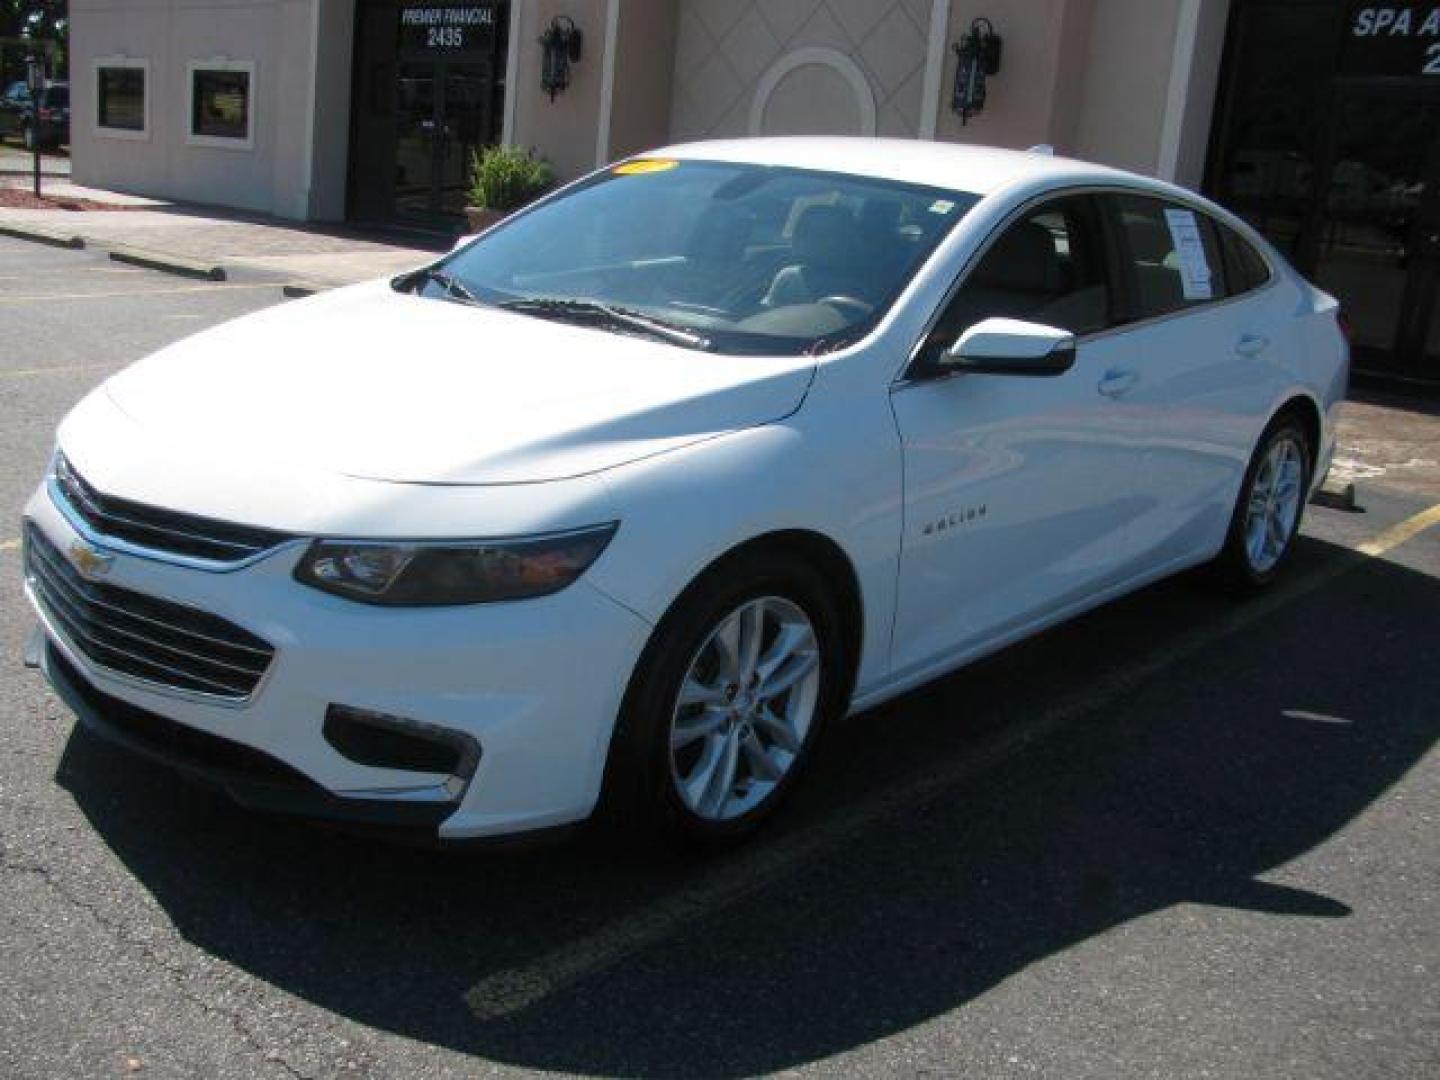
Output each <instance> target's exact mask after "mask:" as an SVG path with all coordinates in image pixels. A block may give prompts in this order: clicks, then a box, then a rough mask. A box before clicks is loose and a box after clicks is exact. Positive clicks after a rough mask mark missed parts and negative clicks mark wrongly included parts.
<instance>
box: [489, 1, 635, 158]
mask: <svg viewBox="0 0 1440 1080" xmlns="http://www.w3.org/2000/svg"><path fill="white" fill-rule="evenodd" d="M517 2H518V3H519V5H520V6H519V9H518V12H519V17H518V19H517V20H516V22H517V26H516V28H515V31H516V34H517V37H518V44H519V48H518V50H517V52H516V61H517V62H516V65H515V68H516V70H515V71H514V72H513V73H512V77H511V80H510V84H511V86H512V87H513V88H514V89H513V92H514V94H515V102H514V107H515V128H514V134H513V137H512V139H513V141H514V142H515V143H516V144H517V145H519V146H529V147H533V148H534V149H536V150H537V151H539V152H540V153H541V154H542V155H543V156H544V157H545V158H546V159H547V160H548V161H549V162H550V163H551V164H552V165H553V166H554V167H555V171H556V172H557V173H558V174H559V175H560V176H562V177H565V178H567V179H568V178H572V177H576V176H579V175H581V174H583V173H587V172H589V171H590V170H591V169H593V168H595V140H596V133H597V131H598V130H599V126H600V82H601V77H602V75H603V70H602V69H603V67H604V57H605V14H606V2H607V0H517ZM556 15H568V16H570V18H572V19H574V20H575V25H576V26H577V27H579V28H580V31H581V33H583V34H584V35H585V38H584V44H583V48H582V52H581V56H580V59H579V61H577V62H576V63H574V64H572V65H571V67H570V86H569V88H568V89H567V90H565V92H564V93H562V94H559V95H557V96H556V98H555V100H554V101H553V102H552V101H551V100H550V95H548V94H544V93H541V91H540V67H541V50H540V46H539V44H538V40H539V38H540V35H541V34H542V33H543V32H544V31H545V28H546V27H548V26H549V25H550V20H551V19H552V18H554V17H555V16H556ZM621 78H623V74H622V73H618V72H617V74H616V81H617V82H618V81H619V80H620V79H621Z"/></svg>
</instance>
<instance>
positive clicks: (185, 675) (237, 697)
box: [36, 586, 249, 701]
mask: <svg viewBox="0 0 1440 1080" xmlns="http://www.w3.org/2000/svg"><path fill="white" fill-rule="evenodd" d="M42 589H43V586H42ZM36 595H37V597H38V598H39V600H40V603H41V605H42V606H43V607H46V608H48V609H49V612H50V614H51V615H52V616H53V617H54V618H55V619H56V620H58V621H59V622H60V623H61V624H62V625H63V626H64V628H65V631H66V633H67V634H68V635H69V636H70V638H71V639H72V641H73V640H74V639H75V638H76V637H79V638H80V639H82V640H84V641H87V642H89V643H90V645H91V647H93V648H97V649H105V650H107V651H109V652H112V653H119V654H120V655H121V656H123V657H125V658H126V659H128V660H134V661H135V662H136V663H138V664H143V665H144V666H145V667H148V668H155V669H156V670H158V671H167V672H170V673H171V674H172V675H175V676H177V677H178V678H181V679H186V680H189V681H190V682H198V683H204V684H205V685H206V686H213V687H215V688H216V689H217V690H221V691H224V693H216V694H213V696H215V697H224V698H229V699H230V700H231V701H242V700H244V699H245V698H246V697H248V696H249V695H248V694H242V693H240V692H238V691H236V689H235V688H234V687H232V686H226V685H225V684H224V683H222V682H216V681H215V680H214V679H207V678H205V677H204V676H203V675H196V674H194V673H193V672H189V671H184V670H182V669H181V668H176V667H171V666H170V665H168V664H161V663H159V662H157V661H155V660H151V659H149V658H148V657H144V656H141V655H140V654H139V653H133V652H131V651H130V650H129V649H122V648H120V647H119V646H118V645H111V644H110V643H108V642H106V641H102V640H101V639H99V638H97V637H96V636H95V635H94V634H90V633H87V632H86V631H85V630H84V628H83V627H79V626H75V625H72V624H73V622H74V620H72V619H70V618H68V617H67V616H66V614H65V613H64V612H63V611H61V610H60V609H58V608H54V607H50V604H49V601H48V599H47V598H46V596H45V595H44V593H43V591H41V592H37V593H36ZM80 652H81V653H82V654H83V655H84V656H85V657H86V658H87V659H89V660H90V662H91V663H92V664H94V665H95V666H96V667H98V668H104V669H105V670H106V671H110V672H113V673H114V674H117V675H124V674H130V673H129V672H120V671H116V670H115V669H114V668H112V667H109V666H108V665H106V664H104V663H102V662H101V661H99V660H97V659H95V658H94V657H93V656H91V655H90V653H89V651H88V650H86V649H84V648H81V649H80ZM133 677H134V678H137V679H138V678H140V677H139V676H133ZM141 681H145V682H151V681H153V680H141ZM154 685H156V686H164V687H167V688H169V689H171V690H190V689H193V688H191V687H186V686H174V685H172V684H170V683H160V682H155V683H154ZM196 692H197V693H205V691H196Z"/></svg>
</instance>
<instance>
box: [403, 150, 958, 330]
mask: <svg viewBox="0 0 1440 1080" xmlns="http://www.w3.org/2000/svg"><path fill="white" fill-rule="evenodd" d="M978 199H979V197H978V196H976V195H972V194H967V193H961V192H956V191H949V190H942V189H939V188H929V187H919V186H916V185H910V184H899V183H895V182H892V181H886V180H871V179H865V178H862V177H855V176H847V175H840V174H837V173H820V172H810V171H803V170H799V169H786V168H776V167H771V166H764V165H752V164H729V163H721V162H709V161H673V160H661V159H639V160H632V161H629V162H625V163H623V164H621V165H617V166H615V167H613V168H611V169H609V170H608V171H607V172H605V173H603V174H601V175H600V176H598V177H596V178H594V179H592V180H590V181H588V182H587V183H585V184H584V185H582V186H581V187H578V188H576V189H575V190H573V191H571V192H569V193H568V194H566V195H564V196H562V197H561V198H559V199H556V200H554V201H553V202H550V203H547V204H545V205H543V206H540V207H537V208H536V209H535V210H534V211H533V212H531V213H528V214H525V215H523V216H520V217H517V218H515V219H514V220H512V221H509V222H507V223H505V224H504V225H502V226H501V227H500V228H498V229H496V230H495V231H494V232H492V233H491V234H490V235H488V236H486V237H485V238H484V239H482V240H479V241H476V242H475V243H473V244H470V245H469V246H467V247H465V248H463V249H461V250H460V251H458V252H456V253H455V254H454V255H453V256H451V257H449V258H448V259H446V260H445V261H444V262H443V263H442V264H440V265H441V268H443V274H441V275H440V277H441V279H442V280H441V281H436V280H435V275H431V276H430V277H427V278H424V279H422V284H423V289H422V291H423V292H424V293H425V294H426V295H433V296H449V297H450V298H452V299H457V298H459V299H468V300H478V301H479V302H482V303H489V304H499V305H503V306H507V307H510V308H512V309H513V310H517V311H521V312H524V313H526V314H531V315H535V316H536V317H540V318H566V319H573V320H575V321H581V320H584V321H586V322H587V323H588V324H589V325H595V326H600V327H601V328H603V329H607V330H614V331H616V332H620V333H626V332H643V331H645V330H646V329H647V327H646V326H645V324H646V323H649V324H650V325H649V328H648V329H649V330H650V332H651V333H652V334H653V333H654V332H655V327H657V326H658V327H663V328H668V329H669V330H671V331H672V332H675V331H683V332H684V333H673V337H672V340H673V342H674V343H675V344H680V345H685V344H690V345H692V346H693V347H697V348H705V349H709V350H711V351H715V352H720V353H732V354H769V355H775V354H791V355H798V354H801V353H805V352H819V351H823V350H826V349H832V348H837V347H839V346H840V345H843V344H845V343H847V342H850V341H854V340H856V339H858V338H859V337H861V336H863V335H864V334H865V333H866V332H868V330H869V329H870V327H872V326H873V325H874V324H875V323H876V322H877V321H878V320H879V319H880V317H881V316H883V315H884V313H885V311H886V310H887V309H888V308H889V307H890V305H891V303H892V302H893V301H894V300H895V297H896V296H897V295H898V294H899V293H900V290H901V289H902V288H903V287H904V285H905V283H906V282H907V281H908V280H909V279H910V277H911V275H912V274H914V273H915V271H916V270H917V269H919V267H920V265H921V264H922V263H923V262H924V261H925V259H926V258H927V257H928V256H929V255H930V253H931V252H932V251H933V250H934V249H935V246H936V245H937V244H938V243H939V242H940V240H941V239H942V238H943V237H944V236H945V235H946V233H948V232H949V231H950V229H951V228H953V227H954V225H955V223H956V222H957V221H959V220H960V218H961V217H962V216H963V215H964V214H965V212H966V211H968V210H969V209H970V208H971V207H972V206H974V205H975V203H976V202H977V201H978ZM447 278H448V285H447V284H446V281H445V279H447ZM597 312H599V313H600V316H602V317H597Z"/></svg>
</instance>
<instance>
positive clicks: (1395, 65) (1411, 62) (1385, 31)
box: [1340, 3, 1440, 78]
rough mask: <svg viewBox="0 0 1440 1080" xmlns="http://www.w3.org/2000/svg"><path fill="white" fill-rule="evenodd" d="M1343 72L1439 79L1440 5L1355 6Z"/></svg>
mask: <svg viewBox="0 0 1440 1080" xmlns="http://www.w3.org/2000/svg"><path fill="white" fill-rule="evenodd" d="M1340 73H1341V74H1342V75H1366V76H1391V77H1400V78H1405V77H1415V76H1421V77H1425V76H1429V77H1440V3H1427V4H1355V5H1353V6H1352V7H1351V8H1350V12H1349V21H1348V23H1347V25H1346V28H1345V43H1344V45H1343V47H1342V48H1341V50H1340Z"/></svg>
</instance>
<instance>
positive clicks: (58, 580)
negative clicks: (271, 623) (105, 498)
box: [25, 525, 275, 701]
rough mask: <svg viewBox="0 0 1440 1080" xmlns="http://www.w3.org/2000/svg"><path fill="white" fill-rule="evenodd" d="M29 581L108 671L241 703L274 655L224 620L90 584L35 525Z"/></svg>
mask: <svg viewBox="0 0 1440 1080" xmlns="http://www.w3.org/2000/svg"><path fill="white" fill-rule="evenodd" d="M25 575H26V579H27V580H28V581H29V583H30V587H31V589H32V590H34V593H35V596H36V598H37V599H38V600H39V601H40V603H41V605H42V606H43V607H44V609H45V612H46V614H48V615H49V616H50V618H51V619H52V620H53V622H54V625H55V627H56V629H58V630H60V631H61V632H62V633H64V634H65V636H66V637H67V638H68V639H69V640H70V642H71V644H72V645H74V646H75V648H77V649H79V650H80V651H81V652H82V653H84V654H85V656H87V657H88V658H89V659H90V660H91V661H93V662H94V663H95V664H96V665H98V666H99V667H102V668H105V669H107V670H109V671H113V672H118V673H120V674H122V675H129V676H131V677H133V678H136V679H141V680H143V681H145V682H148V683H154V684H156V685H159V686H165V687H169V688H172V689H176V690H188V691H191V692H196V693H202V694H210V695H213V696H215V697H222V698H228V699H232V700H235V701H243V700H245V699H246V698H248V697H249V696H250V695H251V693H253V692H254V690H255V687H256V685H257V684H258V683H259V682H260V679H261V677H262V676H263V675H264V674H265V670H266V669H267V668H268V667H269V666H270V661H271V659H272V658H273V657H274V655H275V649H274V648H273V647H272V646H271V645H270V644H269V642H267V641H265V640H264V639H262V638H258V637H256V636H255V635H254V634H252V633H250V632H249V631H247V630H242V629H241V628H240V627H238V626H236V625H235V624H234V623H232V622H229V621H228V620H226V619H222V618H220V617H219V616H218V615H211V614H210V613H208V612H205V611H200V610H199V609H198V608H192V607H187V606H185V605H183V604H175V603H171V602H170V601H168V600H160V599H157V598H156V597H153V596H146V595H144V594H143V593H138V592H135V591H133V590H131V589H125V588H121V587H120V586H118V585H110V584H107V583H105V582H100V581H87V580H86V579H85V578H83V577H81V576H80V572H79V571H78V570H76V569H75V567H74V566H72V565H71V563H70V560H69V559H68V558H66V557H65V556H64V555H63V554H61V553H60V551H59V549H57V548H56V547H55V545H54V544H52V543H51V542H50V541H49V540H47V539H46V538H45V536H44V535H43V534H42V533H41V532H40V530H39V529H37V528H35V526H33V525H30V526H27V528H26V530H25Z"/></svg>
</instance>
